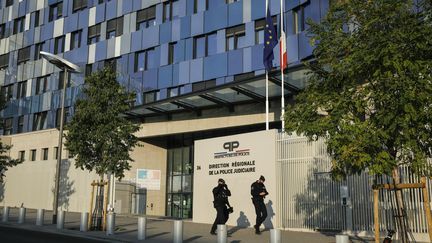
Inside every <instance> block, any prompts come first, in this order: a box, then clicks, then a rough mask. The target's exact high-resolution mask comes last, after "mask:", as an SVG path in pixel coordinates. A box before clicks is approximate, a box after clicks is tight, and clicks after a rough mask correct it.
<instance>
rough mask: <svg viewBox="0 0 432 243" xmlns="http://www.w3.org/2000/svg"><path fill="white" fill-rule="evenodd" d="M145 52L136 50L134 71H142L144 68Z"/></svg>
mask: <svg viewBox="0 0 432 243" xmlns="http://www.w3.org/2000/svg"><path fill="white" fill-rule="evenodd" d="M144 61H145V52H138V53H137V54H136V55H135V72H138V71H144V68H145V62H144Z"/></svg>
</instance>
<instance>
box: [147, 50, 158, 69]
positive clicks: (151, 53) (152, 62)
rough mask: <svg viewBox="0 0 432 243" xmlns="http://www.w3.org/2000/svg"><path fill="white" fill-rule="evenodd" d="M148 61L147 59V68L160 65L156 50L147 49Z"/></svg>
mask: <svg viewBox="0 0 432 243" xmlns="http://www.w3.org/2000/svg"><path fill="white" fill-rule="evenodd" d="M146 61H147V68H146V69H151V68H156V67H158V65H157V63H156V51H155V50H154V49H150V50H147V58H146Z"/></svg>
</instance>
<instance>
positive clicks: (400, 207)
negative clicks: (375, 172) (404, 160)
mask: <svg viewBox="0 0 432 243" xmlns="http://www.w3.org/2000/svg"><path fill="white" fill-rule="evenodd" d="M392 176H393V183H394V184H395V185H397V184H400V183H401V181H400V176H399V169H398V168H395V169H394V170H393V173H392ZM395 199H396V225H397V228H398V235H399V240H400V241H401V242H402V243H408V232H407V225H406V224H405V222H406V221H405V220H404V217H406V214H405V207H404V204H403V199H402V190H401V189H397V190H395ZM393 210H395V209H393Z"/></svg>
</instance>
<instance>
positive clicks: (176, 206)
mask: <svg viewBox="0 0 432 243" xmlns="http://www.w3.org/2000/svg"><path fill="white" fill-rule="evenodd" d="M180 213H181V195H180V194H174V195H172V215H171V216H172V217H178V218H179V217H180V216H181V215H180Z"/></svg>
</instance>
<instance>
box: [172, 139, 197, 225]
mask: <svg viewBox="0 0 432 243" xmlns="http://www.w3.org/2000/svg"><path fill="white" fill-rule="evenodd" d="M192 150H193V147H192V146H184V147H180V148H173V149H168V173H167V216H171V217H174V218H192V174H193V158H192V154H193V153H192Z"/></svg>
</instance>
